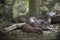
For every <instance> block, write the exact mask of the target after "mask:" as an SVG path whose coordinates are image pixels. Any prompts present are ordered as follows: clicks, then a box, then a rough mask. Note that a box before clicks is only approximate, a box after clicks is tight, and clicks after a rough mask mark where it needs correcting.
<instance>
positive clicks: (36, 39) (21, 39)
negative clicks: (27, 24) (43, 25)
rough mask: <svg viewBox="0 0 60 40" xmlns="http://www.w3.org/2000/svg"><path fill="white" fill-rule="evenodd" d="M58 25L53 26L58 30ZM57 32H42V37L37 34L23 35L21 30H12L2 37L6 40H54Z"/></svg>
mask: <svg viewBox="0 0 60 40" xmlns="http://www.w3.org/2000/svg"><path fill="white" fill-rule="evenodd" d="M58 27H59V25H56V24H55V28H56V29H58ZM56 33H57V32H51V31H43V34H42V35H39V34H37V33H23V32H22V31H21V30H18V29H17V30H14V31H10V32H7V33H6V35H4V37H5V39H6V40H55V39H56Z"/></svg>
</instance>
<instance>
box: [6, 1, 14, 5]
mask: <svg viewBox="0 0 60 40" xmlns="http://www.w3.org/2000/svg"><path fill="white" fill-rule="evenodd" d="M14 1H15V0H5V3H6V4H7V5H12V4H13V2H14Z"/></svg>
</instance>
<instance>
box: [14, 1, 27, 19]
mask: <svg viewBox="0 0 60 40" xmlns="http://www.w3.org/2000/svg"><path fill="white" fill-rule="evenodd" d="M27 8H28V2H27V0H16V1H15V4H14V5H13V17H14V18H16V17H18V16H20V15H21V13H22V14H23V13H25V12H26V10H27ZM23 15H24V14H23Z"/></svg>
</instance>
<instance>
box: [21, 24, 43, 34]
mask: <svg viewBox="0 0 60 40" xmlns="http://www.w3.org/2000/svg"><path fill="white" fill-rule="evenodd" d="M21 30H22V31H23V32H29V33H37V32H41V33H42V32H43V31H42V29H41V28H39V27H32V26H30V25H29V24H24V25H23V26H22V27H21Z"/></svg>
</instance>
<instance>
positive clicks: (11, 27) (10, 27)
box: [5, 22, 25, 31]
mask: <svg viewBox="0 0 60 40" xmlns="http://www.w3.org/2000/svg"><path fill="white" fill-rule="evenodd" d="M24 24H25V22H24V23H16V24H12V25H11V26H9V27H7V28H5V30H6V31H11V30H14V29H16V28H17V27H22V25H24Z"/></svg>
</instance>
